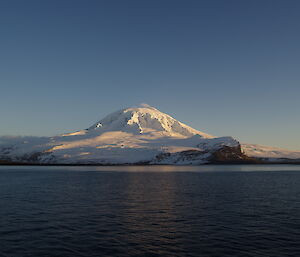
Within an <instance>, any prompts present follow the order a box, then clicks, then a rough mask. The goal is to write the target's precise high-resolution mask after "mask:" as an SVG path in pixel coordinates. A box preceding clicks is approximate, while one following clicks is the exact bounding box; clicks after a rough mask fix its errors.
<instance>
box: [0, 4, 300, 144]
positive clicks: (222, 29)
mask: <svg viewBox="0 0 300 257" xmlns="http://www.w3.org/2000/svg"><path fill="white" fill-rule="evenodd" d="M299 13H300V1H297V0H281V1H276V0H244V1H241V0H235V1H231V0H222V1H221V0H220V1H217V0H206V1H200V0H196V1H193V0H181V1H176V0H157V1H156V0H148V1H146V0H136V1H130V0H126V1H125V0H120V1H115V0H107V1H101V0H98V1H92V0H89V1H85V0H81V1H76V0H69V1H68V0H58V1H57V0H48V1H47V0H42V1H41V0H37V1H31V0H26V1H24V0H19V1H16V0H6V1H5V0H4V1H1V2H0V32H1V34H0V35H1V37H0V46H1V47H0V88H1V91H0V92H1V95H0V96H1V101H0V118H1V123H0V124H1V126H0V135H39V136H41V135H55V134H59V133H63V132H70V131H75V130H79V129H83V128H87V127H89V126H90V125H91V124H93V123H94V122H96V121H97V120H99V119H101V118H103V116H105V115H106V114H108V113H110V112H113V111H116V110H118V109H121V108H123V107H130V106H134V105H138V104H139V103H147V104H150V105H152V106H154V107H156V108H158V109H160V110H161V111H163V112H166V113H168V114H170V115H171V116H173V117H174V118H176V119H178V120H180V121H182V122H184V123H187V124H188V125H190V126H192V127H194V128H196V129H199V130H202V131H204V132H207V133H210V134H213V135H216V136H227V135H232V136H234V137H235V138H237V139H239V140H241V141H242V142H248V143H259V144H266V145H272V146H279V147H286V148H290V149H298V150H300V137H299V130H300V117H299V116H300V114H299V113H300V101H299V98H300V70H299V68H300V15H299Z"/></svg>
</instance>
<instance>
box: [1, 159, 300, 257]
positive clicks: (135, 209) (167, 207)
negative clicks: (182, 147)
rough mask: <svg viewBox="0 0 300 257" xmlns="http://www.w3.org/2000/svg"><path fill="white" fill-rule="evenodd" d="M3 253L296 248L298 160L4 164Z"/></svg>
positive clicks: (287, 252) (223, 256) (299, 245)
mask: <svg viewBox="0 0 300 257" xmlns="http://www.w3.org/2000/svg"><path fill="white" fill-rule="evenodd" d="M0 256H1V257H3V256H7V257H18V256H20V257H25V256H30V257H35V256H37V257H43V256H51V257H52V256H62V257H68V256H70V257H71V256H72V257H76V256H97V257H98V256H197V257H199V256H200V257H201V256H205V257H211V256H216V257H227V256H228V257H229V256H230V257H232V256H257V257H258V256H259V257H261V256H266V257H272V256H279V257H284V256H295V257H296V256H300V165H299V166H297V165H235V166H230V165H229V166H220V165H219V166H200V167H195V166H188V167H186V166H177V167H174V166H146V167H145V166H128V167H124V166H123V167H118V166H115V167H91V166H90V167H79V166H78V167H38V166H35V167H31V166H22V167H21V166H19V167H16V166H0Z"/></svg>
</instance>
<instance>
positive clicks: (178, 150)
mask: <svg viewBox="0 0 300 257" xmlns="http://www.w3.org/2000/svg"><path fill="white" fill-rule="evenodd" d="M243 163H245V164H246V163H248V164H250V163H251V164H255V163H260V164H261V163H296V164H300V151H290V150H285V149H281V148H275V147H269V146H262V145H254V144H245V143H240V142H239V141H238V140H236V139H234V138H233V137H229V136H226V137H215V136H212V135H210V134H207V133H204V132H201V131H199V130H196V129H194V128H191V127H189V126H187V125H185V124H183V123H181V122H180V121H178V120H176V119H174V118H172V117H171V116H169V115H167V114H165V113H163V112H161V111H159V110H158V109H156V108H154V107H151V106H148V105H142V106H140V107H132V108H126V109H122V110H120V111H117V112H114V113H112V114H109V115H108V116H106V117H105V118H103V119H102V120H100V121H98V122H96V123H95V124H94V125H92V126H90V127H89V128H87V129H83V130H80V131H76V132H73V133H68V134H62V135H59V136H53V137H26V136H25V137H14V136H11V137H10V136H6V137H0V164H2V165H8V164H14V165H16V164H17V165H138V164H143V165H159V164H167V165H202V164H243Z"/></svg>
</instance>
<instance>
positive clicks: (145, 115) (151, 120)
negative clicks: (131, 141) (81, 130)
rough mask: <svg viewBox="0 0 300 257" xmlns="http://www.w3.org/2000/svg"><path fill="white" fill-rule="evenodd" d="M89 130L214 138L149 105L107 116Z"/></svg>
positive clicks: (126, 109)
mask: <svg viewBox="0 0 300 257" xmlns="http://www.w3.org/2000/svg"><path fill="white" fill-rule="evenodd" d="M89 130H90V131H91V130H92V131H93V130H96V131H99V132H102V131H103V132H106V131H124V132H130V133H133V134H146V133H152V134H153V133H156V134H157V133H160V134H161V135H162V136H171V137H191V136H194V135H199V136H201V137H203V138H212V137H213V136H211V135H208V134H206V133H203V132H201V131H198V130H196V129H193V128H191V127H189V126H187V125H185V124H183V123H181V122H180V121H178V120H176V119H174V118H173V117H171V116H170V115H168V114H165V113H163V112H161V111H159V110H158V109H156V108H155V107H152V106H150V105H148V104H141V105H140V106H139V107H130V108H125V109H122V110H119V111H117V112H114V113H112V114H109V115H107V116H106V117H105V118H104V119H102V120H100V121H99V122H97V123H95V124H94V125H93V126H91V127H90V128H89Z"/></svg>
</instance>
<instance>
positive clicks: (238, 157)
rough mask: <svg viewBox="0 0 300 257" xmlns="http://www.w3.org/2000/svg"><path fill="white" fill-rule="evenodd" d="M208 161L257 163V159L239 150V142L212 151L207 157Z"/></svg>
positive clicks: (218, 162)
mask: <svg viewBox="0 0 300 257" xmlns="http://www.w3.org/2000/svg"><path fill="white" fill-rule="evenodd" d="M209 162H210V163H217V164H221V163H224V164H225V163H228V164H229V163H232V164H233V163H237V164H238V163H259V160H257V159H255V158H251V157H248V156H247V155H245V154H244V153H242V151H241V146H240V144H239V145H238V146H233V147H229V146H223V147H222V148H220V149H219V150H217V151H215V152H213V153H212V156H211V158H210V159H209Z"/></svg>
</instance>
